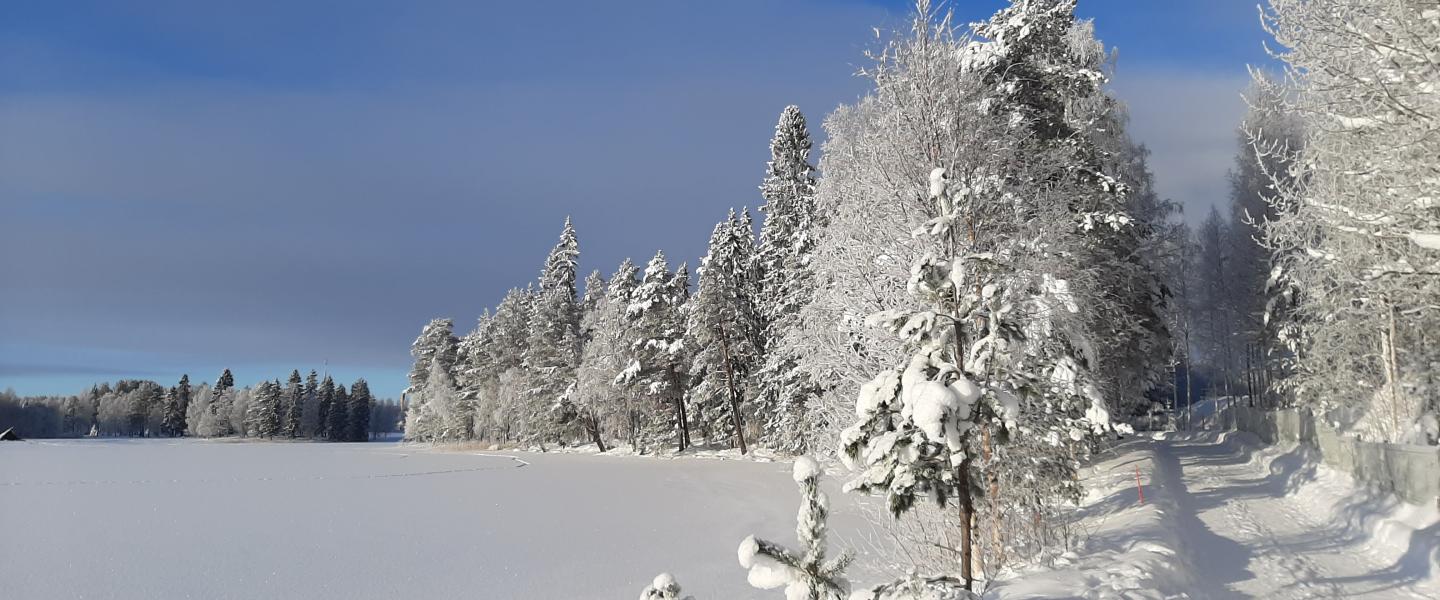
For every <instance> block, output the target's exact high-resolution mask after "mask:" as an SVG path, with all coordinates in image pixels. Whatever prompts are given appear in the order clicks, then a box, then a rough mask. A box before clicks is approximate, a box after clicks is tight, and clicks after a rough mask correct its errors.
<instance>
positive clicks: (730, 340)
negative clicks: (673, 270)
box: [686, 210, 763, 454]
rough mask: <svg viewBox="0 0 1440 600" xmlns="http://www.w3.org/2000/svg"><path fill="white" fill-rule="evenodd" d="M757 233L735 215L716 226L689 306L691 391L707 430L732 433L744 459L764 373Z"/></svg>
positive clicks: (687, 321) (732, 212)
mask: <svg viewBox="0 0 1440 600" xmlns="http://www.w3.org/2000/svg"><path fill="white" fill-rule="evenodd" d="M754 235H755V234H754V232H753V231H752V230H751V229H750V226H749V224H748V223H742V221H741V219H739V218H737V217H736V215H735V212H734V211H733V210H732V211H731V212H730V217H729V219H727V220H725V221H721V222H720V223H719V224H717V225H715V230H714V232H713V233H712V234H711V235H710V249H709V252H708V253H707V254H706V255H705V258H704V259H702V260H701V263H700V287H699V289H698V291H696V293H695V296H694V298H692V299H691V301H690V303H689V304H687V305H686V335H687V338H688V342H687V343H689V344H690V347H691V348H693V349H694V359H693V362H692V363H691V367H690V372H691V374H692V375H693V376H694V378H695V380H696V381H697V384H696V385H695V386H694V387H693V388H692V389H691V390H690V395H691V397H692V399H693V400H694V406H695V417H696V419H697V420H700V421H701V422H700V423H698V424H699V426H700V427H701V429H702V430H704V431H707V432H708V431H710V430H711V429H712V428H714V429H719V430H725V429H728V430H729V431H730V432H731V433H730V436H731V437H732V439H734V441H735V444H736V446H738V447H739V448H740V452H741V453H742V454H743V453H745V452H746V451H747V447H746V444H745V427H744V422H743V421H744V418H743V417H742V404H744V403H745V395H746V392H747V390H748V389H749V382H750V378H751V376H752V375H754V374H755V372H756V371H758V370H759V367H760V358H761V347H760V339H761V336H762V334H763V324H762V321H761V319H760V315H759V314H758V309H757V307H756V292H757V290H758V286H757V285H756V283H757V282H756V280H755V277H754V272H753V268H754V265H755V261H754V259H753V252H754V248H755V242H754Z"/></svg>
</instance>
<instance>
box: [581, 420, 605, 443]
mask: <svg viewBox="0 0 1440 600" xmlns="http://www.w3.org/2000/svg"><path fill="white" fill-rule="evenodd" d="M585 429H588V430H589V431H590V441H592V442H595V447H596V448H598V449H599V450H600V451H601V452H604V451H605V440H603V439H601V438H600V420H599V419H596V418H595V413H594V412H590V414H588V415H586V417H585Z"/></svg>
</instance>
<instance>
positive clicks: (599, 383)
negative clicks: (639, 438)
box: [566, 271, 633, 452]
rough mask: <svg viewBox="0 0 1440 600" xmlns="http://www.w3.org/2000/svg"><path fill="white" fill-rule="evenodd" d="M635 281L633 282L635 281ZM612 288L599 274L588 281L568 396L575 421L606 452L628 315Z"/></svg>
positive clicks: (614, 408) (588, 278) (616, 411)
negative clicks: (576, 362)
mask: <svg viewBox="0 0 1440 600" xmlns="http://www.w3.org/2000/svg"><path fill="white" fill-rule="evenodd" d="M632 281H633V280H632ZM609 287H610V286H608V285H607V284H606V283H605V279H604V278H603V277H601V275H600V272H599V271H595V272H592V273H591V274H590V276H589V277H587V278H585V297H584V298H583V299H582V301H581V303H580V304H581V309H582V317H581V320H580V331H581V339H582V341H583V342H584V343H583V346H582V347H581V352H580V364H579V365H578V367H577V369H576V371H575V383H574V385H573V386H571V388H570V390H569V393H568V394H566V401H567V402H569V403H570V405H571V406H572V407H573V411H574V414H575V420H576V421H578V423H579V425H580V427H581V428H582V429H584V431H585V434H586V435H587V436H588V437H589V438H590V441H591V442H594V443H595V447H596V448H597V449H598V450H599V451H601V452H604V451H605V450H606V445H605V437H604V436H605V434H604V431H603V428H604V424H605V421H606V420H607V419H608V418H610V417H612V416H614V415H615V414H617V413H618V410H617V409H618V408H619V406H620V403H619V402H618V401H617V396H619V393H620V392H619V390H617V389H616V387H615V385H614V382H615V376H616V375H618V374H619V373H620V366H621V363H620V360H621V358H622V356H623V350H624V348H623V343H624V337H623V336H622V333H621V332H622V331H623V324H624V317H625V314H624V312H623V309H621V308H617V307H616V305H615V303H613V302H611V299H610V294H609Z"/></svg>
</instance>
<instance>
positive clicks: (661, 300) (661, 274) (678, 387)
mask: <svg viewBox="0 0 1440 600" xmlns="http://www.w3.org/2000/svg"><path fill="white" fill-rule="evenodd" d="M689 286H690V282H689V274H688V273H687V272H686V269H685V268H684V267H683V266H682V267H681V268H680V270H679V271H677V272H674V273H672V272H671V271H670V265H669V263H668V262H667V261H666V260H665V254H664V253H663V252H657V253H655V257H654V258H652V259H650V263H649V264H648V265H646V266H645V275H644V277H643V278H642V279H641V281H640V285H639V286H638V287H636V288H635V290H634V291H633V292H632V293H631V294H630V299H629V303H628V305H627V306H626V309H625V311H626V315H627V316H628V318H629V320H630V326H629V328H628V330H627V333H628V340H627V342H628V343H627V346H628V348H627V349H628V354H627V356H628V358H629V361H628V363H627V365H626V366H625V369H624V370H623V371H622V372H621V373H620V375H619V377H618V378H617V381H618V382H619V383H621V384H623V385H625V386H628V387H630V388H632V389H635V390H636V391H637V392H638V393H639V394H640V395H641V397H642V398H644V399H645V400H646V401H647V403H648V404H649V406H647V407H642V411H648V412H649V414H645V415H644V416H643V417H642V418H644V419H645V422H646V425H643V426H642V427H641V428H642V429H644V430H645V431H643V432H642V434H641V435H643V436H644V437H646V438H647V441H648V440H654V439H657V438H664V437H669V436H670V434H669V432H670V431H673V434H674V437H673V438H672V439H673V440H674V441H675V444H676V446H677V447H678V448H679V449H680V450H684V449H685V448H686V447H688V446H689V445H690V439H689V423H688V420H687V416H686V411H685V389H684V383H685V374H686V367H688V364H687V362H688V358H687V357H686V354H685V339H684V335H685V319H684V314H683V312H682V310H681V309H682V307H683V306H684V304H685V301H686V299H687V296H688V292H689ZM666 412H671V413H673V415H674V416H673V417H671V418H666V417H665V416H664V415H665V413H666ZM641 445H642V446H643V445H645V444H644V443H642V444H641Z"/></svg>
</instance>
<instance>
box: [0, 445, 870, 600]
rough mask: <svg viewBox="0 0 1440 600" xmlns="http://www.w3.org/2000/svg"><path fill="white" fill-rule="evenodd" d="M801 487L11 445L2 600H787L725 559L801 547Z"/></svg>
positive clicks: (666, 467)
mask: <svg viewBox="0 0 1440 600" xmlns="http://www.w3.org/2000/svg"><path fill="white" fill-rule="evenodd" d="M510 454H513V455H514V456H517V457H520V458H521V459H522V460H524V461H526V462H528V463H529V464H528V466H522V464H521V463H520V462H517V461H516V460H514V459H512V458H510V457H509V456H507V455H510ZM791 471H792V469H791V466H790V465H789V464H785V463H758V462H750V461H740V460H711V459H695V458H678V459H673V460H658V459H653V458H645V457H607V456H589V455H573V454H554V453H551V454H538V453H489V455H483V456H482V455H476V454H473V453H449V452H437V451H432V450H428V449H425V448H424V447H412V446H404V445H399V444H393V443H369V444H314V443H226V442H208V441H201V440H104V439H102V440H74V441H53V442H52V441H32V442H21V443H8V444H6V445H4V446H3V447H0V535H3V536H4V538H5V539H6V540H7V542H8V543H6V544H3V545H0V582H3V586H4V590H3V593H0V597H5V598H17V599H19V598H27V599H28V598H47V599H48V598H82V597H83V598H113V599H118V600H127V599H146V600H155V599H165V598H186V597H189V598H307V599H308V598H314V599H325V598H347V599H364V598H385V599H392V598H417V599H418V598H424V599H440V598H495V599H531V598H534V599H546V598H573V599H588V598H596V599H600V598H604V599H614V598H634V597H635V596H636V592H638V591H639V590H640V589H642V588H643V587H645V585H646V584H648V583H650V582H651V581H652V580H653V578H654V576H655V574H656V573H660V572H668V573H674V574H675V575H676V576H677V578H678V579H679V580H680V581H681V582H683V585H684V587H685V592H686V594H687V595H694V596H695V597H696V598H701V599H704V598H726V599H747V598H756V599H760V598H763V599H772V598H774V595H773V592H770V593H768V594H767V593H766V592H764V591H761V590H757V589H754V588H752V587H750V586H749V585H748V584H747V583H746V573H745V570H744V569H741V568H740V567H739V566H738V565H736V564H735V562H734V561H733V559H729V558H727V557H730V556H734V554H733V552H734V551H735V545H736V544H737V543H739V542H740V540H742V539H744V538H745V536H747V535H749V534H751V533H758V534H761V535H770V536H774V537H775V538H777V539H789V536H790V535H791V532H793V531H794V529H795V505H796V502H798V500H799V497H798V494H797V492H796V490H795V484H794V483H793V482H792V481H791ZM835 485H838V484H835V483H834V482H827V483H826V487H827V489H829V488H831V487H832V486H835ZM832 497H834V498H837V499H843V501H842V502H840V503H838V506H836V507H835V509H834V511H833V513H832V514H833V517H834V518H833V520H832V522H831V524H832V529H831V531H832V537H831V540H832V546H831V547H832V549H834V551H835V552H839V550H840V549H842V548H845V547H850V546H851V545H852V544H849V543H846V536H847V535H856V536H859V535H862V534H864V533H868V532H869V531H870V526H869V525H868V523H867V522H866V521H865V519H864V518H863V517H862V516H861V515H860V514H859V513H858V511H859V508H858V507H857V506H856V505H855V503H854V496H853V495H843V494H838V493H833V494H832ZM861 562H866V561H865V559H864V557H863V556H862V559H861ZM864 569H865V566H864V565H857V566H856V567H855V568H854V569H852V571H853V572H855V573H856V574H857V575H860V578H861V579H862V580H863V581H870V580H879V579H881V578H880V576H879V575H878V574H876V573H867V572H866V571H865V570H864Z"/></svg>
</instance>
